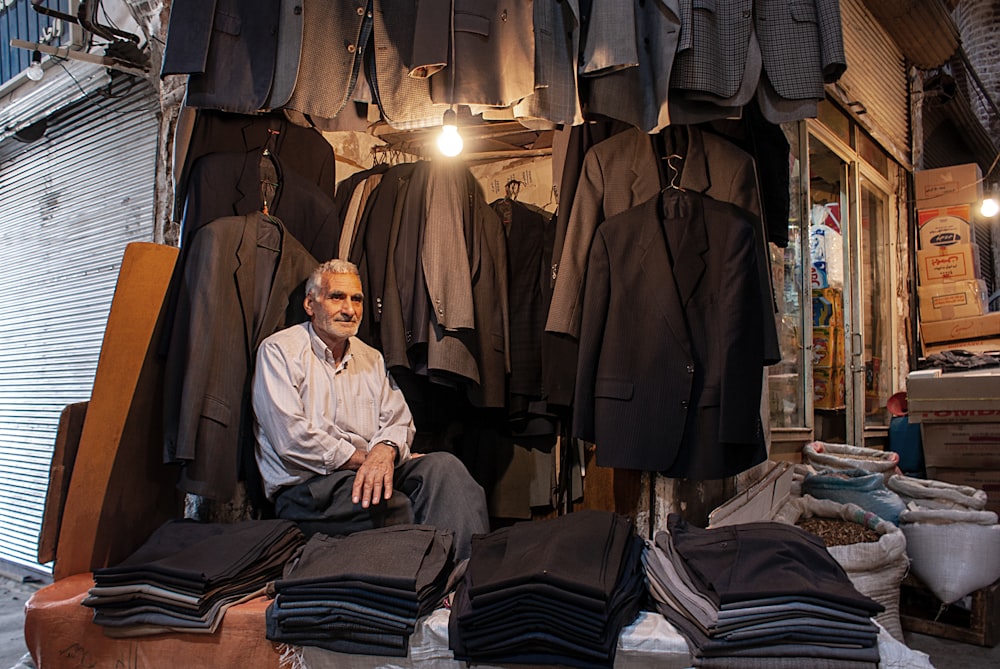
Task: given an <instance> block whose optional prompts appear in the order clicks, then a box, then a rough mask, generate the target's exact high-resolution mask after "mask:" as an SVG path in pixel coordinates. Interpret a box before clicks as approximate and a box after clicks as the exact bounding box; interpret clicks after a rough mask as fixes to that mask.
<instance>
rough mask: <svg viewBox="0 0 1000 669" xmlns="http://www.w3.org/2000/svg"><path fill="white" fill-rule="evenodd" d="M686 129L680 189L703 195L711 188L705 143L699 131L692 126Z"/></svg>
mask: <svg viewBox="0 0 1000 669" xmlns="http://www.w3.org/2000/svg"><path fill="white" fill-rule="evenodd" d="M687 128H688V146H687V153H686V155H685V156H684V169H683V171H682V172H681V188H683V189H684V190H689V191H694V192H695V193H704V192H705V191H707V190H708V189H709V188H710V187H711V186H712V180H711V178H710V177H709V171H708V156H707V155H706V154H705V142H704V141H703V139H702V136H701V130H699V129H698V128H696V127H694V126H687Z"/></svg>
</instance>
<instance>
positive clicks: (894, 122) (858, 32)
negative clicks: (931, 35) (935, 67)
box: [835, 0, 910, 165]
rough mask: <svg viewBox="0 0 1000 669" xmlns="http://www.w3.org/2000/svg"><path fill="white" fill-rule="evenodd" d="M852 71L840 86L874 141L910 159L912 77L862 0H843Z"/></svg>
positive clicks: (846, 50) (905, 160)
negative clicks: (910, 95)
mask: <svg viewBox="0 0 1000 669" xmlns="http://www.w3.org/2000/svg"><path fill="white" fill-rule="evenodd" d="M840 12H841V16H842V25H843V31H844V54H845V55H846V56H847V71H846V72H844V75H843V76H842V77H841V78H840V81H838V82H837V83H836V84H835V86H836V88H838V89H839V90H840V91H842V92H843V94H844V95H845V96H846V99H845V100H844V102H846V103H855V102H856V103H860V105H861V107H857V106H855V105H851V104H849V106H850V107H851V108H852V109H853V110H854V111H855V112H859V111H861V110H862V109H863V110H864V111H863V113H860V114H859V118H860V119H861V120H862V122H863V123H864V124H865V125H866V127H867V128H868V130H869V131H870V132H871V133H872V135H873V136H874V137H875V139H877V140H879V142H880V143H881V144H883V145H885V147H886V148H887V149H888V150H889V151H890V152H891V153H893V154H894V156H895V157H896V159H897V160H899V161H900V162H902V163H903V164H904V165H908V164H909V163H910V159H909V156H910V148H909V147H910V123H909V110H910V105H909V81H908V79H907V73H906V61H905V58H904V57H903V53H902V51H900V50H899V47H898V46H897V45H896V43H895V41H893V39H892V37H890V36H889V33H888V32H887V31H886V30H885V28H884V27H883V26H882V24H880V23H879V22H878V19H876V18H875V16H874V15H873V14H872V13H871V12H870V11H869V10H868V8H867V7H865V5H864V2H863V1H862V0H842V1H841V3H840Z"/></svg>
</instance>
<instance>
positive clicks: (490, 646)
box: [449, 510, 646, 668]
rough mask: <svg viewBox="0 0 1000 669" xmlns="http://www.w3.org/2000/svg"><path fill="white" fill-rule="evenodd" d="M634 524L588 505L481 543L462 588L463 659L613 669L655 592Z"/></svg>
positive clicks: (458, 610) (454, 639) (454, 632)
mask: <svg viewBox="0 0 1000 669" xmlns="http://www.w3.org/2000/svg"><path fill="white" fill-rule="evenodd" d="M642 545H643V544H642V540H641V539H640V538H639V537H637V536H636V535H635V533H634V528H633V524H632V521H631V520H629V519H627V518H625V517H623V516H619V515H617V514H613V513H610V512H605V511H595V510H583V511H577V512H574V513H570V514H567V515H564V516H560V517H558V518H554V519H551V520H543V521H535V522H523V523H518V524H515V525H512V526H509V527H505V528H502V529H499V530H496V531H494V532H491V533H489V534H485V535H478V536H475V537H473V540H472V556H471V557H470V559H469V563H468V568H467V569H466V571H465V574H464V577H463V579H462V580H461V581H460V582H459V584H458V587H457V589H456V592H455V598H454V603H453V606H452V611H451V618H450V620H449V645H450V647H451V649H452V651H454V653H455V658H456V659H458V660H465V661H469V662H480V663H490V664H502V663H518V664H561V665H567V666H574V667H585V668H586V667H610V666H612V665H613V664H614V658H615V651H616V649H617V646H618V636H619V634H620V633H621V630H622V628H623V627H625V626H626V625H628V624H630V623H631V622H632V621H633V620H634V619H635V618H636V616H637V615H638V613H639V606H640V604H641V603H642V601H643V600H644V598H645V593H646V588H645V584H644V582H643V578H642V563H641V559H640V558H641V555H642Z"/></svg>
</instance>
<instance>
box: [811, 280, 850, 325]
mask: <svg viewBox="0 0 1000 669" xmlns="http://www.w3.org/2000/svg"><path fill="white" fill-rule="evenodd" d="M812 301H813V325H814V326H826V325H833V326H838V327H843V325H844V296H843V294H842V293H841V291H840V289H839V288H813V289H812Z"/></svg>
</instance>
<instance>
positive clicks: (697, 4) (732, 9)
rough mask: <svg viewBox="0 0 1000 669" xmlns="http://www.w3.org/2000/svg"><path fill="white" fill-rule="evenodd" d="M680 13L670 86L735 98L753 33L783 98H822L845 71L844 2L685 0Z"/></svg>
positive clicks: (764, 63) (767, 69)
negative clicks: (679, 36)
mask: <svg viewBox="0 0 1000 669" xmlns="http://www.w3.org/2000/svg"><path fill="white" fill-rule="evenodd" d="M680 16H681V39H680V43H679V44H678V46H677V56H676V59H675V61H674V69H673V73H672V78H671V87H672V88H677V89H683V90H694V91H703V92H708V93H711V94H713V95H716V96H718V97H719V98H730V97H732V96H733V95H735V94H736V92H737V90H738V89H739V88H740V85H741V84H742V83H743V76H744V73H745V71H746V66H747V54H748V50H749V45H750V41H751V31H753V32H754V33H755V35H756V40H757V42H758V43H759V45H760V53H761V57H762V59H763V73H764V74H766V75H767V77H768V79H769V80H770V82H771V84H772V85H773V86H774V89H775V90H776V91H777V93H778V94H779V95H780V96H781V97H783V98H788V99H803V98H813V99H822V98H823V97H824V95H825V93H824V90H823V84H824V83H832V82H834V81H836V80H837V79H838V78H839V77H840V75H841V74H842V73H843V72H844V70H845V69H846V68H847V64H846V60H845V58H844V45H843V33H842V27H841V19H840V3H839V1H838V0H804V1H802V2H787V1H786V0H756V1H755V0H719V1H718V2H711V3H708V2H704V1H703V0H681V2H680ZM754 85H755V84H754Z"/></svg>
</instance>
